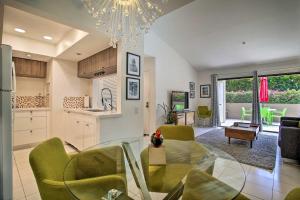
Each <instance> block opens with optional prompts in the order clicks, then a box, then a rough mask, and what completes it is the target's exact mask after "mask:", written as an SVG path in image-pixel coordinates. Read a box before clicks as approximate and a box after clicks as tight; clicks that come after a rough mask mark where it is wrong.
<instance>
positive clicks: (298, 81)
mask: <svg viewBox="0 0 300 200" xmlns="http://www.w3.org/2000/svg"><path fill="white" fill-rule="evenodd" d="M260 101H261V107H262V109H261V116H262V120H263V130H264V131H270V132H278V131H279V124H280V118H281V117H284V116H289V117H299V114H300V74H284V75H268V76H264V77H260Z"/></svg>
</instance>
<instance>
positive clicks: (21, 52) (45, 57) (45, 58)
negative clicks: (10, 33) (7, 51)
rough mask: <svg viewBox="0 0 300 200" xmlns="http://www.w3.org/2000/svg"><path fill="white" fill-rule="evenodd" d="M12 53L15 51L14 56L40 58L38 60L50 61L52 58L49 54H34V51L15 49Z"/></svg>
mask: <svg viewBox="0 0 300 200" xmlns="http://www.w3.org/2000/svg"><path fill="white" fill-rule="evenodd" d="M12 53H13V57H18V58H25V59H32V60H38V61H44V62H48V61H50V59H51V57H49V56H44V55H40V54H34V53H27V52H23V51H17V50H13V52H12Z"/></svg>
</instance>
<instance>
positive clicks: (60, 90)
mask: <svg viewBox="0 0 300 200" xmlns="http://www.w3.org/2000/svg"><path fill="white" fill-rule="evenodd" d="M48 68H49V70H48V72H49V74H48V76H49V78H48V81H50V106H51V111H52V112H51V136H52V137H53V136H58V137H61V138H64V137H65V135H64V120H63V99H64V97H66V96H84V95H86V94H87V95H91V93H92V92H91V91H92V89H91V87H92V81H91V80H89V79H82V78H78V77H77V63H76V62H71V61H65V60H60V59H52V60H51V61H50V62H49V65H48Z"/></svg>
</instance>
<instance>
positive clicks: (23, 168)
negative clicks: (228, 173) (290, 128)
mask: <svg viewBox="0 0 300 200" xmlns="http://www.w3.org/2000/svg"><path fill="white" fill-rule="evenodd" d="M211 129H212V128H195V133H196V135H201V134H203V133H206V132H207V131H210V130H211ZM147 140H148V139H147ZM66 149H67V151H68V152H70V151H71V150H70V149H69V148H68V147H66ZM30 151H31V149H24V150H18V151H14V153H13V155H14V165H13V173H14V177H13V181H14V185H13V187H14V200H38V199H41V198H40V196H39V193H38V188H37V185H36V182H35V179H34V176H33V173H32V171H31V168H30V165H29V162H28V155H29V152H30ZM242 166H243V168H244V171H245V174H246V183H245V186H244V188H243V190H242V192H243V194H245V195H246V196H248V197H249V198H250V199H253V200H280V199H284V197H285V195H286V194H287V193H288V192H289V191H290V190H291V189H293V188H294V187H297V186H298V187H300V166H297V165H295V164H291V163H290V164H288V163H285V162H283V160H282V159H281V158H280V149H279V148H278V151H277V160H276V167H275V169H274V170H273V171H268V170H264V169H260V168H257V167H253V166H250V165H244V164H242ZM215 170H216V171H215V172H214V173H221V172H218V171H217V168H216V169H215ZM128 186H129V195H130V196H131V197H132V198H133V199H141V198H140V194H139V190H138V189H137V187H136V185H135V182H134V179H133V178H132V177H128ZM151 195H152V198H153V199H155V200H156V199H162V197H163V196H164V195H163V194H158V193H151Z"/></svg>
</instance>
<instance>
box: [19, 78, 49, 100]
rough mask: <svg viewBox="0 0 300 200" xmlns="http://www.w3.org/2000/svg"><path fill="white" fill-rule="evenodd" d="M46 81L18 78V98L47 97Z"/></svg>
mask: <svg viewBox="0 0 300 200" xmlns="http://www.w3.org/2000/svg"><path fill="white" fill-rule="evenodd" d="M45 86H46V79H43V78H27V77H17V96H38V95H42V96H44V95H45Z"/></svg>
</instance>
